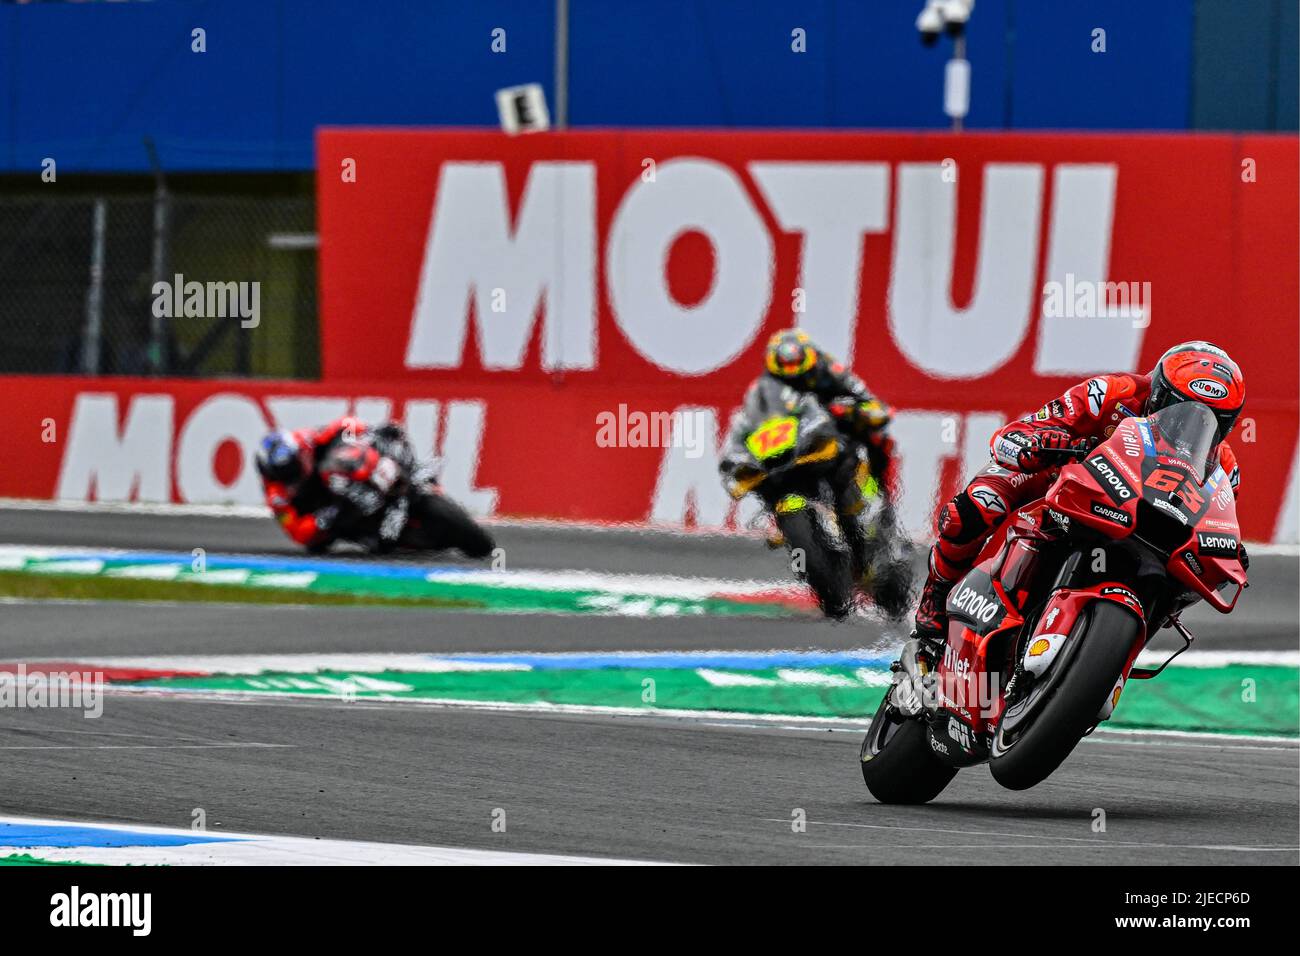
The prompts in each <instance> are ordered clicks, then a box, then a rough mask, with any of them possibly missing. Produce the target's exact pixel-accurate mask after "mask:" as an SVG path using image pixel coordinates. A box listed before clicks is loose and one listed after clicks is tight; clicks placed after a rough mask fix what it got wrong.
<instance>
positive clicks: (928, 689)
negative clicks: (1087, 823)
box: [861, 402, 1246, 803]
mask: <svg viewBox="0 0 1300 956" xmlns="http://www.w3.org/2000/svg"><path fill="white" fill-rule="evenodd" d="M1218 438H1219V436H1218V435H1217V431H1216V421H1215V418H1214V415H1213V414H1212V413H1211V412H1210V410H1209V409H1208V408H1206V407H1205V406H1203V405H1200V404H1197V403H1194V402H1185V403H1182V404H1179V405H1174V406H1171V407H1169V408H1166V409H1164V410H1162V411H1160V412H1157V413H1156V414H1154V415H1152V416H1151V417H1149V418H1129V419H1127V420H1125V421H1124V422H1122V423H1121V424H1120V426H1119V427H1118V428H1117V429H1116V430H1115V432H1114V434H1113V435H1111V437H1110V438H1108V439H1107V440H1106V441H1105V442H1103V443H1102V444H1100V445H1098V446H1097V447H1095V448H1094V449H1092V450H1091V451H1084V452H1080V453H1079V454H1080V458H1081V460H1079V461H1077V462H1071V463H1070V464H1067V465H1066V466H1064V467H1063V468H1062V469H1061V471H1060V474H1059V476H1058V477H1057V479H1056V481H1055V482H1054V483H1053V484H1052V486H1051V487H1050V488H1049V489H1048V491H1047V493H1046V495H1045V496H1044V498H1043V499H1041V500H1039V501H1037V502H1034V503H1032V504H1030V505H1028V506H1026V507H1024V508H1022V509H1020V510H1019V512H1018V513H1017V514H1016V515H1014V516H1011V517H1009V518H1008V519H1007V520H1006V522H1005V524H1004V526H1003V528H1002V529H1001V530H1000V532H999V533H998V534H995V535H993V537H992V538H991V539H990V541H989V543H988V545H987V546H986V547H985V548H984V550H983V551H982V552H981V553H980V557H979V560H978V561H977V562H976V565H975V567H974V568H972V569H971V571H970V573H969V574H967V575H966V576H965V577H964V578H963V579H962V580H960V581H958V582H957V583H956V584H955V585H954V586H953V588H952V591H951V592H950V593H949V596H948V601H947V611H948V618H949V624H948V642H947V647H946V649H945V651H944V654H943V660H942V661H941V662H940V663H939V664H938V665H937V667H936V668H935V671H934V673H932V674H926V673H923V672H922V671H923V670H924V665H923V664H922V663H920V662H918V661H917V660H916V656H915V653H914V650H915V647H914V645H913V646H909V647H905V648H904V651H903V654H902V657H901V659H900V661H899V663H898V664H896V665H895V668H896V670H897V673H896V677H895V683H894V684H893V685H892V686H891V687H890V689H889V691H888V692H887V693H886V694H885V698H884V700H883V701H882V702H881V704H880V707H879V709H878V710H877V711H876V715H875V717H874V718H873V720H872V722H871V728H870V730H869V732H868V733H867V736H866V739H865V740H864V741H863V743H862V753H861V757H862V776H863V779H864V780H865V781H866V784H867V788H868V789H869V790H870V791H871V793H872V795H873V796H875V797H876V799H877V800H880V801H881V802H882V803H924V802H926V801H928V800H931V799H933V798H934V797H936V796H937V795H938V794H939V793H940V792H941V791H942V790H943V788H944V787H946V786H947V785H948V783H949V782H950V781H951V780H952V778H953V777H954V776H955V775H956V773H957V771H958V770H959V769H960V768H962V767H968V766H972V765H974V764H978V763H983V762H985V761H987V762H988V764H989V769H990V770H991V771H992V774H993V778H994V779H995V780H997V782H998V783H1000V784H1002V785H1003V786H1004V787H1007V788H1009V789H1012V790H1025V789H1028V788H1029V787H1032V786H1034V785H1035V784H1037V783H1039V782H1041V781H1042V780H1044V779H1046V778H1047V777H1048V776H1049V775H1050V774H1051V773H1052V772H1053V771H1054V770H1055V769H1056V768H1057V767H1059V766H1060V765H1061V763H1062V762H1063V761H1064V760H1065V759H1066V757H1068V756H1069V755H1070V752H1071V751H1073V750H1074V748H1075V746H1076V745H1077V744H1078V742H1079V741H1080V740H1081V739H1082V738H1083V737H1085V736H1087V735H1088V734H1090V733H1092V731H1093V730H1094V729H1095V728H1096V727H1097V725H1098V724H1100V723H1101V722H1102V721H1104V720H1107V719H1108V718H1109V717H1110V716H1111V714H1112V713H1113V711H1114V710H1115V707H1116V705H1117V704H1118V702H1119V699H1120V694H1121V691H1122V690H1123V689H1124V685H1125V683H1126V682H1127V681H1129V680H1146V679H1150V678H1153V677H1155V676H1156V675H1157V674H1159V673H1160V671H1161V670H1163V669H1164V667H1165V666H1166V665H1167V664H1168V663H1169V661H1170V660H1172V659H1173V657H1176V656H1177V655H1178V654H1180V653H1182V652H1183V651H1184V650H1186V649H1187V647H1188V646H1190V644H1191V642H1192V635H1191V634H1190V633H1189V632H1188V630H1187V628H1186V627H1184V626H1183V625H1182V623H1181V622H1180V621H1179V613H1180V612H1181V611H1182V610H1183V609H1184V608H1186V607H1187V606H1188V605H1189V604H1192V603H1194V602H1195V601H1197V600H1198V599H1204V600H1206V601H1208V602H1209V603H1210V605H1211V606H1212V607H1214V608H1215V609H1216V610H1218V611H1219V612H1220V613H1223V614H1227V613H1228V612H1229V611H1231V610H1232V609H1233V607H1234V606H1235V605H1236V603H1237V599H1238V598H1239V597H1240V595H1241V592H1242V590H1243V589H1244V588H1245V587H1246V571H1245V567H1244V565H1243V563H1242V562H1243V558H1244V551H1243V550H1242V548H1241V545H1240V530H1239V528H1238V525H1237V514H1236V503H1235V496H1234V494H1233V491H1232V486H1231V484H1230V483H1229V481H1228V478H1227V476H1226V475H1225V474H1224V472H1223V469H1222V468H1221V467H1219V464H1218V458H1217V447H1218ZM1229 590H1231V594H1229V593H1228V592H1229ZM1161 627H1172V628H1174V629H1175V630H1176V631H1177V633H1178V634H1179V635H1180V636H1181V638H1182V640H1183V646H1182V647H1180V648H1179V649H1178V650H1177V651H1175V652H1174V654H1173V655H1172V656H1171V657H1170V658H1169V659H1168V660H1166V661H1165V662H1164V663H1163V664H1161V665H1160V667H1158V668H1155V669H1145V668H1138V667H1135V666H1134V661H1135V660H1136V659H1137V656H1138V652H1139V651H1141V650H1142V649H1143V647H1145V646H1146V644H1147V642H1148V640H1149V639H1150V636H1151V635H1152V634H1154V633H1155V632H1156V631H1158V630H1159V629H1160V628H1161ZM903 682H906V683H907V688H910V689H912V690H914V691H916V695H915V697H912V700H916V698H919V699H920V707H919V708H917V707H916V706H914V705H913V706H910V707H908V706H902V707H900V705H899V703H898V701H900V700H904V701H905V700H906V699H907V698H908V697H909V696H911V695H908V694H906V693H903V696H902V697H901V698H900V696H899V695H900V687H903ZM918 709H919V711H920V712H919V713H915V711H917V710H918ZM908 711H910V712H911V713H908Z"/></svg>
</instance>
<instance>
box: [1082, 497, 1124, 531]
mask: <svg viewBox="0 0 1300 956" xmlns="http://www.w3.org/2000/svg"><path fill="white" fill-rule="evenodd" d="M1092 513H1093V514H1095V515H1096V516H1097V517H1098V518H1104V519H1106V520H1107V521H1113V522H1114V523H1115V524H1122V525H1123V526H1124V527H1126V528H1127V527H1128V526H1129V525H1130V524H1131V523H1132V521H1131V519H1130V518H1129V516H1128V514H1127V513H1126V512H1123V511H1118V510H1116V509H1115V508H1108V507H1106V506H1105V505H1103V504H1099V503H1097V502H1093V505H1092Z"/></svg>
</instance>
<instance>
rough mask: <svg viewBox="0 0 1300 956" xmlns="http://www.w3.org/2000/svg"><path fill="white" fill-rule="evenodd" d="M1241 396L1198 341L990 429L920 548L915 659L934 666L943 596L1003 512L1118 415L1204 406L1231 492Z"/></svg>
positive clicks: (1222, 359) (1224, 357) (1046, 482)
mask: <svg viewBox="0 0 1300 956" xmlns="http://www.w3.org/2000/svg"><path fill="white" fill-rule="evenodd" d="M1245 398H1246V386H1245V380H1244V378H1243V377H1242V374H1241V369H1240V368H1239V367H1238V366H1237V363H1236V362H1234V361H1233V360H1232V359H1231V358H1229V357H1228V354H1227V353H1226V352H1225V351H1223V349H1221V348H1219V347H1218V346H1215V345H1211V344H1210V343H1208V342H1184V343H1182V344H1181V345H1175V346H1174V347H1173V348H1171V349H1169V351H1167V352H1165V354H1164V355H1162V356H1161V357H1160V360H1159V361H1158V362H1157V363H1156V366H1155V368H1154V369H1152V371H1151V372H1150V374H1147V375H1136V374H1133V375H1131V374H1126V373H1116V374H1111V375H1098V376H1095V377H1093V378H1090V379H1087V380H1086V381H1083V382H1080V383H1079V384H1078V385H1075V386H1074V387H1073V388H1070V389H1069V390H1068V391H1066V392H1065V394H1064V395H1062V396H1060V397H1059V398H1057V399H1055V400H1053V401H1050V402H1048V403H1047V404H1046V405H1044V406H1043V407H1042V408H1040V409H1039V410H1038V411H1037V412H1035V413H1034V414H1032V415H1027V416H1025V417H1024V418H1022V419H1019V420H1018V421H1014V422H1011V423H1009V424H1007V425H1004V426H1003V427H1002V428H1000V429H998V430H997V431H996V432H994V433H993V437H992V439H991V441H990V454H991V455H992V458H993V461H992V462H991V463H990V464H989V465H988V466H987V467H986V468H984V469H983V470H982V471H980V472H979V474H977V475H976V476H975V477H974V478H973V479H971V481H970V483H969V484H968V485H967V486H966V487H965V488H964V489H962V491H960V492H958V494H957V495H956V496H955V497H953V499H952V500H951V501H949V502H948V503H947V504H946V505H945V506H944V508H943V510H942V511H941V512H940V513H939V517H938V522H937V523H938V538H937V540H936V541H935V544H934V546H933V547H932V548H931V549H930V562H929V575H928V577H927V579H926V582H925V587H924V589H923V590H922V592H921V600H920V604H919V605H918V607H917V610H916V630H915V634H914V637H915V638H916V641H917V647H918V657H921V656H924V657H927V658H928V660H927V666H929V667H931V668H932V667H933V665H934V664H935V663H936V662H937V661H938V659H939V656H940V655H941V654H942V652H943V645H944V643H945V642H946V640H947V629H948V616H947V612H946V609H945V606H944V605H945V601H946V600H947V597H948V592H949V591H950V590H951V589H952V587H953V585H954V584H955V583H956V582H957V581H958V580H960V579H961V578H962V577H963V576H964V575H965V574H966V572H967V571H969V570H970V568H971V566H972V565H973V564H974V563H975V559H976V558H977V557H978V556H979V553H980V551H981V550H982V549H983V547H984V543H985V542H986V541H987V540H988V539H989V537H990V536H991V535H992V534H993V533H994V532H995V531H996V530H997V529H998V527H999V526H1000V525H1001V524H1002V522H1003V521H1004V520H1006V517H1007V515H1009V514H1010V513H1011V512H1012V511H1014V510H1015V509H1016V508H1018V507H1019V506H1020V505H1022V504H1024V503H1026V502H1029V501H1033V500H1035V499H1037V498H1041V497H1042V496H1043V494H1044V493H1045V492H1046V491H1047V489H1048V488H1049V487H1050V486H1051V485H1052V483H1053V482H1054V481H1055V480H1056V476H1057V472H1058V470H1059V466H1060V465H1061V464H1063V463H1064V462H1065V461H1066V460H1068V459H1069V458H1072V457H1074V456H1075V454H1077V452H1078V451H1079V450H1082V449H1088V448H1091V447H1092V446H1094V445H1096V444H1098V443H1099V442H1101V441H1103V440H1104V439H1106V438H1107V437H1109V436H1110V434H1111V433H1112V432H1114V431H1115V428H1116V427H1117V426H1118V424H1119V422H1120V421H1121V420H1122V419H1123V418H1125V417H1132V416H1142V415H1151V414H1154V413H1155V412H1157V411H1160V410H1161V409H1163V408H1168V407H1169V406H1170V405H1173V404H1175V403H1177V402H1200V403H1202V404H1204V405H1206V406H1207V407H1208V408H1209V409H1210V410H1211V411H1212V412H1213V413H1214V415H1215V418H1216V419H1217V420H1218V422H1219V429H1218V440H1219V446H1218V455H1219V463H1220V465H1222V466H1223V471H1224V473H1225V474H1226V475H1228V478H1229V481H1230V482H1231V484H1232V488H1233V490H1234V492H1236V490H1237V489H1238V487H1239V484H1240V480H1241V475H1240V469H1239V468H1238V467H1237V457H1236V455H1235V454H1233V451H1232V448H1231V447H1230V446H1229V445H1228V443H1227V441H1226V440H1225V439H1226V437H1227V435H1228V433H1229V432H1230V431H1231V430H1232V427H1233V425H1234V424H1235V423H1236V420H1237V416H1238V415H1240V414H1241V409H1242V406H1243V405H1244V403H1245ZM1242 550H1243V554H1242V558H1241V559H1242V563H1243V564H1244V563H1246V560H1247V559H1246V556H1245V554H1244V548H1243V549H1242Z"/></svg>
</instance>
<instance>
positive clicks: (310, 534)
mask: <svg viewBox="0 0 1300 956" xmlns="http://www.w3.org/2000/svg"><path fill="white" fill-rule="evenodd" d="M345 442H349V443H355V442H365V443H367V444H369V445H371V446H372V447H374V448H375V450H376V451H377V452H378V453H379V457H378V459H377V461H376V462H375V464H374V466H373V467H371V468H368V469H367V470H365V471H364V472H356V473H353V475H352V476H351V477H354V478H359V479H362V480H361V481H360V482H351V481H349V482H340V483H339V487H340V488H342V490H343V493H344V494H345V495H346V496H351V498H355V499H357V500H355V501H354V500H350V499H349V500H342V501H341V500H340V498H339V495H338V494H336V493H335V491H333V490H331V488H330V487H329V482H330V475H329V474H328V473H326V472H322V469H321V463H322V462H323V461H324V460H325V459H326V457H327V456H328V455H329V453H330V452H331V451H332V450H333V449H334V448H336V447H337V446H338V445H339V444H341V443H345ZM409 458H410V452H409V446H408V445H407V444H406V442H405V440H404V439H403V437H402V433H401V429H400V428H399V427H398V426H397V425H391V424H390V425H381V426H379V427H378V428H373V429H372V428H370V427H369V426H367V425H366V424H365V423H363V422H362V421H361V420H360V419H357V418H353V417H351V416H345V417H343V418H339V419H337V420H335V421H332V422H330V423H329V424H328V425H325V426H324V427H322V428H301V429H298V430H297V431H292V432H290V431H277V432H272V433H271V434H270V435H268V436H266V438H264V439H262V444H261V446H260V447H259V448H258V450H257V471H258V474H260V475H261V476H262V486H263V489H264V491H265V494H266V503H267V504H268V505H269V506H270V508H271V511H272V512H273V513H274V514H275V518H276V520H277V521H278V522H279V523H280V526H281V528H283V529H284V532H285V534H287V535H288V536H289V537H290V538H292V539H293V540H294V541H296V542H298V543H299V544H301V545H303V546H304V547H306V548H307V549H308V550H311V551H319V550H324V549H325V548H327V547H329V545H330V543H331V542H333V541H335V540H336V539H338V538H339V537H340V536H341V535H342V534H343V533H344V532H345V531H346V528H345V527H344V525H345V524H346V522H347V518H348V514H347V512H349V511H353V510H355V511H360V512H362V513H371V512H373V511H374V510H375V508H377V507H379V506H380V505H381V504H382V495H383V494H384V493H386V491H387V487H386V484H385V481H387V482H388V483H390V484H391V481H392V478H391V476H394V475H396V474H398V473H399V471H400V468H401V467H403V466H410V467H414V462H413V461H409V460H407V459H409ZM368 494H369V496H370V498H371V499H373V500H365V498H366V496H367V495H368Z"/></svg>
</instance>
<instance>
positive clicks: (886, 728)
mask: <svg viewBox="0 0 1300 956" xmlns="http://www.w3.org/2000/svg"><path fill="white" fill-rule="evenodd" d="M888 699H889V698H888V696H887V695H886V698H885V700H883V701H881V702H880V708H879V709H878V710H877V711H876V716H875V717H873V718H871V729H869V730H868V731H867V736H866V737H865V738H863V741H862V751H861V753H860V757H861V760H862V780H863V782H864V783H866V785H867V789H868V790H870V791H871V795H872V796H873V797H875V798H876V799H877V800H879V801H880V802H881V803H910V804H915V803H929V802H930V801H931V800H933V799H934V798H935V797H937V796H938V795H939V794H940V793H942V792H943V790H944V788H945V787H947V786H948V784H950V783H952V778H953V777H955V776H957V768H956V767H950V766H949V765H948V764H946V763H943V762H942V761H940V760H939V758H938V757H936V756H935V755H934V754H933V753H931V752H930V743H929V741H928V740H926V726H925V723H924V722H923V721H921V720H919V719H917V718H914V717H913V718H903V717H900V716H898V715H897V714H891V713H889V711H888V707H887V701H888Z"/></svg>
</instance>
